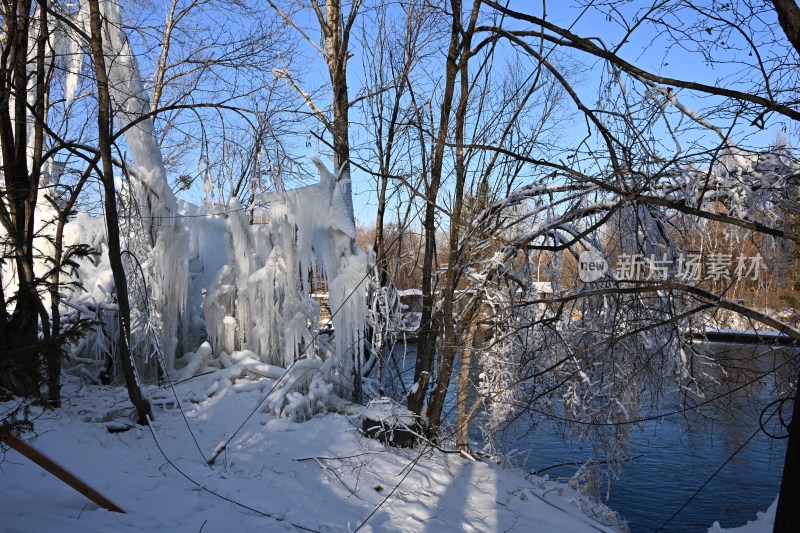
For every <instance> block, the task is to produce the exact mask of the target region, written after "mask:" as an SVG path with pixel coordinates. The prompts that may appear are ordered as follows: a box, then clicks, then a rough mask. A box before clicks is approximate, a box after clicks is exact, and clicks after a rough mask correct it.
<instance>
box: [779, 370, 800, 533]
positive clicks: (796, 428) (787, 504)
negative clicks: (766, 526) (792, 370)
mask: <svg viewBox="0 0 800 533" xmlns="http://www.w3.org/2000/svg"><path fill="white" fill-rule="evenodd" d="M798 383H800V377H798ZM798 399H800V394H798V391H795V396H794V407H793V409H792V420H791V422H789V443H788V444H787V446H786V459H785V462H784V463H783V479H781V491H780V493H779V495H778V509H777V510H776V511H775V524H774V526H773V531H774V532H775V533H789V532H792V531H797V526H798V524H800V505H798V503H799V502H800V402H798Z"/></svg>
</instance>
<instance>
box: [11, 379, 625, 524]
mask: <svg viewBox="0 0 800 533" xmlns="http://www.w3.org/2000/svg"><path fill="white" fill-rule="evenodd" d="M259 383H261V384H263V385H265V386H266V385H267V384H268V383H269V381H268V380H262V382H250V381H246V380H242V381H241V383H240V384H239V385H241V386H240V387H239V390H240V392H236V390H237V389H236V387H235V386H234V387H232V388H231V390H230V391H229V392H228V393H226V394H224V395H217V396H215V397H213V398H212V399H205V397H204V396H203V386H204V384H203V382H202V378H200V379H197V380H194V381H192V382H189V383H184V384H180V385H178V386H177V388H176V394H177V398H178V399H180V403H181V404H182V405H183V407H184V410H185V414H186V420H187V421H188V425H189V427H191V433H190V432H189V430H188V429H187V425H186V423H185V422H184V420H183V417H182V415H181V411H180V410H179V409H177V408H176V402H175V397H174V396H173V395H172V391H171V390H169V389H149V390H148V394H149V396H150V397H151V398H152V399H153V405H154V414H155V422H154V429H155V437H156V438H154V436H153V435H152V434H151V432H150V430H149V429H147V428H142V427H133V428H131V429H129V430H127V431H121V432H113V433H112V432H109V429H112V430H115V431H118V430H121V429H124V428H125V427H126V426H127V425H128V424H129V422H130V420H131V419H130V408H129V404H128V401H127V396H126V392H125V391H124V389H121V388H114V387H97V386H82V385H81V384H80V383H79V382H77V380H73V381H71V382H70V383H67V384H66V386H65V388H64V407H63V409H62V410H60V411H55V412H41V411H37V410H36V409H34V410H33V411H32V416H33V417H34V418H35V421H34V424H35V428H36V434H37V436H35V437H33V436H28V437H27V438H28V439H29V442H30V443H31V444H32V445H33V446H35V447H36V448H38V449H39V450H41V451H43V452H45V453H47V454H48V455H50V456H51V457H52V458H54V459H56V460H57V461H58V462H59V463H61V464H62V465H63V466H65V467H66V468H68V469H69V470H71V471H73V472H74V473H75V474H77V475H78V476H79V477H81V478H83V479H84V480H85V481H87V482H88V483H89V484H90V485H92V486H93V487H94V488H95V489H97V490H98V491H99V492H101V493H102V494H103V495H104V496H106V497H107V498H109V499H110V500H111V501H113V502H114V503H116V504H117V505H119V506H120V507H121V508H122V509H124V510H125V511H126V514H118V513H112V512H109V511H105V510H102V509H99V508H98V507H97V506H96V505H95V504H93V503H91V502H89V500H87V499H85V498H84V497H83V496H82V495H81V494H79V493H77V492H75V491H73V490H72V489H70V488H69V487H67V486H66V485H65V484H63V483H61V482H60V481H58V480H57V479H56V478H54V477H53V476H51V475H50V474H48V473H46V472H45V471H44V470H42V469H41V468H39V467H38V466H36V465H34V464H33V463H31V462H30V461H29V460H27V459H25V458H23V457H22V456H20V455H19V454H17V453H16V452H15V451H6V453H5V455H4V456H3V462H2V464H0V517H2V519H0V531H2V532H23V531H25V532H27V531H42V532H47V531H58V532H70V531H75V532H78V531H80V532H86V531H98V532H99V531H116V532H120V531H192V532H197V531H204V532H215V531H254V530H262V531H302V530H304V529H305V530H307V531H320V532H322V531H325V532H339V531H341V532H345V531H358V530H360V531H409V532H411V531H422V530H429V531H437V532H439V531H476V532H478V531H538V532H543V531H554V532H555V531H574V532H583V531H586V532H590V531H591V532H597V531H608V532H610V531H615V529H614V528H611V527H607V526H603V525H602V524H601V523H600V522H601V521H603V522H606V523H612V522H613V513H611V512H610V511H609V510H608V509H607V508H605V507H604V506H602V505H598V504H596V503H594V502H592V501H591V500H588V499H586V498H584V497H582V496H581V495H580V494H579V493H577V492H575V491H573V490H571V489H570V488H568V487H567V486H566V485H564V484H561V483H556V482H553V481H549V480H547V479H546V478H536V477H531V478H530V479H528V480H526V479H525V478H524V477H523V476H522V475H521V474H519V473H517V472H514V471H509V470H504V469H502V468H499V467H497V466H496V465H494V464H490V463H486V462H482V461H472V460H470V459H468V458H466V457H464V456H462V455H460V454H448V453H442V452H440V451H436V450H431V449H424V448H423V449H420V448H417V449H412V450H400V449H394V448H387V447H385V446H384V445H383V444H381V443H379V442H377V441H374V440H371V439H367V438H365V437H364V436H363V435H362V434H361V432H360V430H359V429H358V427H359V423H358V414H359V412H358V410H359V409H358V408H356V407H354V406H341V408H340V409H339V411H340V412H330V413H327V414H324V415H319V416H317V417H314V418H312V419H311V420H309V421H307V422H304V423H294V422H290V421H288V420H285V419H276V418H274V417H273V416H271V415H266V414H261V413H257V414H255V415H254V416H253V417H252V418H251V419H250V421H249V422H247V423H246V424H245V425H244V427H243V428H242V430H241V431H240V432H239V433H238V435H237V437H236V438H235V439H233V440H232V441H231V442H230V444H229V445H228V447H227V450H226V451H225V452H223V453H222V454H221V455H220V456H219V459H218V460H217V461H216V463H215V464H214V466H213V468H212V467H209V466H208V465H207V464H206V463H205V461H204V459H203V455H205V456H206V457H208V456H210V455H211V452H213V450H214V449H215V447H216V446H217V444H218V443H220V442H221V441H224V440H225V439H226V438H227V437H229V436H230V435H231V434H232V433H233V432H234V431H235V430H236V428H237V427H238V426H239V425H240V424H241V423H242V421H243V420H244V419H245V417H246V416H247V415H248V414H249V413H250V412H251V411H252V410H253V409H254V408H255V407H256V405H258V403H259V402H260V400H261V398H262V397H263V394H264V392H263V391H262V389H263V387H261V386H260V385H259ZM13 405H14V404H13V402H6V403H0V412H6V410H8V409H9V408H10V407H12V406H13ZM193 435H194V437H193ZM194 438H196V440H197V446H196V445H195V443H194V440H193V439H194ZM198 448H199V450H202V452H201V451H199V450H198ZM178 469H179V470H180V471H179V470H178ZM587 514H588V515H591V516H593V518H590V517H589V516H587Z"/></svg>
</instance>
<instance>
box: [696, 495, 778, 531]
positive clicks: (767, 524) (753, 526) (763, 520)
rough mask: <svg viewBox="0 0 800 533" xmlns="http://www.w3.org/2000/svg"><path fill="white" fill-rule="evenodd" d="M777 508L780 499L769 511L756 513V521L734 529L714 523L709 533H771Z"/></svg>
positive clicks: (776, 500)
mask: <svg viewBox="0 0 800 533" xmlns="http://www.w3.org/2000/svg"><path fill="white" fill-rule="evenodd" d="M777 508H778V498H775V501H774V502H772V505H770V506H769V509H767V510H766V511H764V512H759V513H756V519H755V520H751V521H749V522H747V524H745V525H743V526H741V527H733V528H723V527H722V526H720V524H719V522H714V524H713V525H712V526H711V527H710V528H708V533H723V532H726V533H771V532H772V526H773V524H774V522H775V511H776V510H777Z"/></svg>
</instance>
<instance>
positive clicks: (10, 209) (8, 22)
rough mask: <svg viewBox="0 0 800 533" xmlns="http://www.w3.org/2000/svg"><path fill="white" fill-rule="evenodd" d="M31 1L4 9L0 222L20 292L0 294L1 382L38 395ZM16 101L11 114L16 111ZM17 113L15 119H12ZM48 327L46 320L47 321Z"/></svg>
mask: <svg viewBox="0 0 800 533" xmlns="http://www.w3.org/2000/svg"><path fill="white" fill-rule="evenodd" d="M32 12H33V3H32V2H31V1H30V0H22V1H20V2H18V3H15V5H12V6H10V8H9V9H7V10H5V13H4V14H5V16H4V30H5V38H6V41H5V46H4V57H3V62H2V65H0V69H1V70H2V72H0V145H2V146H1V149H2V154H3V157H2V159H3V169H2V170H3V178H4V180H5V190H4V193H5V194H4V196H5V198H4V199H3V200H2V201H0V222H1V223H2V225H3V227H4V229H5V231H6V233H7V239H8V243H9V244H10V247H9V248H10V252H11V253H10V254H9V256H7V257H4V258H3V259H6V260H8V259H10V260H11V261H13V263H14V266H15V268H16V278H17V293H16V299H15V301H14V311H13V312H12V313H10V314H9V312H8V305H9V303H10V302H9V301H8V298H7V297H6V296H5V294H3V295H2V297H0V387H2V388H4V389H7V390H9V391H10V392H12V393H14V394H16V395H19V396H28V397H30V396H38V395H39V394H40V384H41V378H40V369H41V353H40V352H41V349H42V346H41V345H40V343H39V318H40V316H43V318H44V319H45V320H46V315H42V313H41V310H42V308H43V306H42V301H41V298H40V297H39V294H38V291H37V280H36V276H35V274H34V270H33V249H34V246H33V240H34V237H35V234H34V221H35V217H34V211H35V209H36V202H37V199H38V189H39V177H40V171H41V147H42V140H43V133H42V132H43V125H42V124H41V120H38V121H36V122H35V123H34V125H33V128H34V130H33V133H34V146H32V148H33V161H32V164H31V170H30V171H29V170H28V151H27V150H28V145H27V139H28V133H29V132H28V127H29V126H28V120H27V119H28V116H29V115H28V110H27V98H28V92H29V91H28V67H27V61H28V54H29V50H28V46H29V33H30V30H31V24H32V23H33V18H32V16H31V15H32ZM43 53H44V39H43V38H39V39H38V41H37V48H36V55H37V57H36V63H35V64H36V73H35V75H36V77H35V81H36V84H35V91H36V95H35V98H34V110H35V111H36V112H37V114H39V116H40V117H41V116H42V115H41V113H42V111H43V109H44V102H45V100H44V98H45V95H44V91H45V79H44V61H43ZM12 106H13V113H12ZM12 114H13V119H12ZM44 325H45V327H47V325H46V324H44Z"/></svg>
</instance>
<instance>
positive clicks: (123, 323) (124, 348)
mask: <svg viewBox="0 0 800 533" xmlns="http://www.w3.org/2000/svg"><path fill="white" fill-rule="evenodd" d="M89 15H90V28H91V41H90V46H91V50H92V58H93V59H94V66H95V75H96V76H97V99H98V111H97V127H98V145H99V148H100V154H101V158H102V164H103V167H102V168H103V172H102V176H101V177H102V181H103V192H104V196H105V198H104V205H105V210H106V229H107V232H108V261H109V264H110V265H111V273H112V274H113V276H114V285H115V287H116V291H117V303H118V305H119V326H120V337H119V347H118V353H119V355H120V363H121V365H122V372H123V375H124V377H125V385H126V386H127V388H128V397H129V398H130V400H131V403H132V404H133V406H134V407H135V408H136V411H137V414H138V422H139V424H146V423H147V415H149V414H150V404H149V403H148V402H147V400H146V399H145V398H144V396H143V395H142V391H141V389H140V388H139V380H138V377H137V375H136V367H135V366H134V363H133V359H132V357H131V353H130V349H129V346H130V345H129V344H128V343H129V340H130V303H129V301H128V283H127V280H126V278H125V269H124V267H123V264H122V250H121V245H120V238H119V218H118V216H117V202H116V199H117V196H116V190H115V188H114V167H113V160H112V156H111V127H112V117H111V113H110V103H111V100H110V98H109V93H108V74H107V71H106V64H105V56H104V55H103V37H102V24H101V22H102V21H101V17H100V7H99V5H98V0H89Z"/></svg>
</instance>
